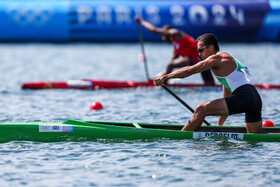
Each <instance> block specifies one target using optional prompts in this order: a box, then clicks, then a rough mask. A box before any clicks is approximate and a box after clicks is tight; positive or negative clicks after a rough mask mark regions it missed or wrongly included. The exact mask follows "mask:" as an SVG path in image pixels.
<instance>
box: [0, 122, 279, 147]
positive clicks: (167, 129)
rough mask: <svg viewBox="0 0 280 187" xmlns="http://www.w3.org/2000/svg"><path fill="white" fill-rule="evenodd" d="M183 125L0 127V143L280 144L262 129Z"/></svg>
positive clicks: (273, 131)
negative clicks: (212, 139) (212, 140)
mask: <svg viewBox="0 0 280 187" xmlns="http://www.w3.org/2000/svg"><path fill="white" fill-rule="evenodd" d="M182 127H183V125H172V124H147V123H124V122H100V121H80V120H79V121H78V120H67V121H65V122H63V123H13V124H0V142H8V141H38V142H59V141H88V140H97V139H121V140H147V139H159V138H167V139H199V138H204V137H209V136H213V135H216V136H223V137H227V138H233V139H240V140H246V141H256V142H280V128H279V127H266V128H263V133H262V134H251V133H246V128H245V127H229V126H222V127H217V126H202V127H201V128H200V129H199V130H198V131H195V132H191V131H189V132H187V131H180V129H181V128H182Z"/></svg>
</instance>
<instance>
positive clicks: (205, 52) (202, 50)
mask: <svg viewBox="0 0 280 187" xmlns="http://www.w3.org/2000/svg"><path fill="white" fill-rule="evenodd" d="M197 51H198V54H199V56H200V57H201V58H202V59H206V58H207V57H209V56H210V55H211V54H210V52H209V46H206V45H205V44H204V42H202V41H199V42H198V43H197Z"/></svg>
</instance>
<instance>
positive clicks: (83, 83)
mask: <svg viewBox="0 0 280 187" xmlns="http://www.w3.org/2000/svg"><path fill="white" fill-rule="evenodd" d="M166 85H167V86H171V87H177V88H216V87H221V85H220V84H218V85H216V86H207V85H205V84H200V83H167V84H166ZM137 87H154V84H153V81H152V80H150V81H144V82H135V81H131V80H128V81H105V80H93V79H83V80H68V81H53V82H52V81H42V82H27V83H24V84H22V87H21V88H22V89H92V90H98V89H125V88H137ZM255 87H257V88H259V89H280V85H271V84H255Z"/></svg>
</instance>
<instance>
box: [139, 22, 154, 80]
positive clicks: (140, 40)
mask: <svg viewBox="0 0 280 187" xmlns="http://www.w3.org/2000/svg"><path fill="white" fill-rule="evenodd" d="M137 28H138V34H139V42H140V44H141V50H142V54H143V57H144V67H145V72H146V77H147V80H151V79H150V77H149V73H148V67H147V59H146V55H145V51H144V43H143V38H142V32H141V28H140V24H139V23H137Z"/></svg>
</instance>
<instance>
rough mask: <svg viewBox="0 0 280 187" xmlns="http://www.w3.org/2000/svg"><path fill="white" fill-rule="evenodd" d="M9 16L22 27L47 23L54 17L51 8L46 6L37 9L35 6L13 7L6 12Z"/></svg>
mask: <svg viewBox="0 0 280 187" xmlns="http://www.w3.org/2000/svg"><path fill="white" fill-rule="evenodd" d="M6 13H7V15H8V16H9V17H10V18H11V19H12V20H14V21H15V22H16V23H18V24H21V25H28V24H35V25H42V24H44V23H46V22H47V21H48V20H49V19H50V18H51V17H52V15H53V12H52V11H51V9H50V8H47V7H46V6H42V5H41V6H40V7H35V6H34V5H31V4H30V5H24V6H20V5H18V4H17V5H11V6H10V7H8V8H7V10H6Z"/></svg>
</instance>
